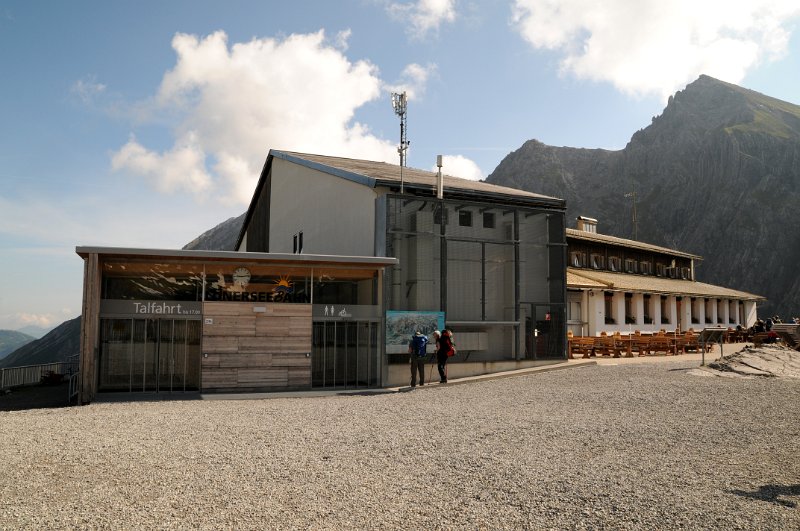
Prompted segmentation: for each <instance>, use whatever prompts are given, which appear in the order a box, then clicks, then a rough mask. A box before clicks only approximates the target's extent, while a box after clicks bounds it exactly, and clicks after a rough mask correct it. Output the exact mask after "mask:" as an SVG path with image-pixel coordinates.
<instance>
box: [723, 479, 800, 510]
mask: <svg viewBox="0 0 800 531" xmlns="http://www.w3.org/2000/svg"><path fill="white" fill-rule="evenodd" d="M730 492H731V494H736V495H737V496H744V497H746V498H753V499H754V500H761V501H765V502H770V503H774V504H776V505H783V506H784V507H791V508H795V507H797V504H796V503H795V502H793V501H789V500H782V499H780V497H781V496H800V485H761V487H759V489H758V490H756V491H753V492H747V491H745V490H732V491H730Z"/></svg>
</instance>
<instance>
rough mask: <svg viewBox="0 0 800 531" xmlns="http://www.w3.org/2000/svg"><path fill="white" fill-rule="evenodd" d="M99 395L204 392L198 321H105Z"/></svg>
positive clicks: (102, 324) (102, 328) (103, 321)
mask: <svg viewBox="0 0 800 531" xmlns="http://www.w3.org/2000/svg"><path fill="white" fill-rule="evenodd" d="M101 331H102V332H101V349H100V370H99V375H98V378H99V382H98V383H99V385H98V390H99V391H128V392H162V393H163V392H182V391H193V390H198V389H199V388H200V340H201V335H202V334H201V327H200V321H198V320H181V319H174V320H173V319H102V322H101Z"/></svg>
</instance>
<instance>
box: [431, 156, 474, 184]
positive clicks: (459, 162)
mask: <svg viewBox="0 0 800 531" xmlns="http://www.w3.org/2000/svg"><path fill="white" fill-rule="evenodd" d="M438 169H439V168H437V167H436V166H433V167H432V168H431V171H438ZM442 173H444V174H445V175H450V176H452V177H461V178H462V179H469V180H471V181H480V180H481V179H483V172H482V171H481V169H480V168H479V167H478V165H477V164H475V162H473V161H472V160H471V159H468V158H466V157H464V156H462V155H443V156H442Z"/></svg>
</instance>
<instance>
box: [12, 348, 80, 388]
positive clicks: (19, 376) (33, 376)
mask: <svg viewBox="0 0 800 531" xmlns="http://www.w3.org/2000/svg"><path fill="white" fill-rule="evenodd" d="M49 372H51V373H55V374H64V375H68V376H69V377H70V388H71V387H72V379H73V377H74V376H75V375H77V373H78V361H77V356H71V357H70V358H69V359H68V361H59V362H54V363H42V364H40V365H25V366H23V367H7V368H5V369H0V389H11V388H13V387H20V386H23V385H34V384H39V383H41V382H42V376H44V375H46V374H48V373H49ZM76 383H77V380H76ZM70 393H71V389H70Z"/></svg>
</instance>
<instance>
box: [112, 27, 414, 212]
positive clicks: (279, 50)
mask: <svg viewBox="0 0 800 531" xmlns="http://www.w3.org/2000/svg"><path fill="white" fill-rule="evenodd" d="M347 35H348V33H347V32H342V33H339V34H338V35H337V36H336V42H334V43H329V42H328V41H327V40H326V38H325V34H324V32H323V31H319V32H316V33H311V34H293V35H290V36H288V37H286V38H285V39H282V40H279V39H273V38H260V39H258V38H257V39H252V40H251V41H249V42H242V43H235V44H233V45H232V46H229V44H228V40H227V35H226V34H225V33H224V32H221V31H219V32H216V33H213V34H211V35H208V36H206V37H204V38H199V37H197V36H194V35H186V34H177V35H175V37H174V38H173V41H172V47H173V49H174V50H175V52H176V55H177V60H176V64H175V66H174V67H173V68H172V69H171V70H169V71H168V72H166V73H165V75H164V76H163V78H162V81H161V84H160V86H159V88H158V91H157V93H156V94H155V95H154V96H153V98H152V99H151V101H150V105H151V107H152V108H151V109H149V110H148V111H147V113H145V114H151V115H157V114H158V113H159V111H161V113H162V114H169V115H171V116H173V119H174V125H173V127H174V130H173V135H174V138H175V143H174V145H173V146H172V147H171V148H169V149H167V150H164V151H158V150H154V149H150V148H148V147H147V146H146V145H145V144H146V143H144V142H140V141H139V140H137V139H135V138H131V139H130V140H129V141H128V143H126V144H125V145H124V146H122V147H121V148H120V149H119V150H118V151H116V152H115V153H113V154H112V166H113V168H114V169H115V170H118V171H126V172H130V173H132V174H135V175H140V176H143V177H146V178H147V179H149V180H150V181H151V182H152V183H153V184H154V185H155V186H156V187H157V189H159V190H161V191H163V192H171V191H172V192H175V191H180V190H189V191H191V192H193V193H195V194H197V195H198V196H200V197H209V196H213V197H215V198H217V199H221V200H223V201H225V202H227V203H228V204H232V203H241V204H247V203H248V202H249V200H250V197H251V194H252V192H253V188H254V186H255V182H256V181H257V179H258V175H259V172H260V170H261V166H262V165H263V163H264V159H265V158H266V155H267V152H268V150H269V149H270V148H276V149H286V150H294V151H306V152H312V153H320V154H335V155H342V156H348V157H355V158H369V159H373V160H382V161H387V162H395V161H396V158H397V151H396V146H395V145H394V144H393V143H391V142H390V141H387V140H384V139H381V138H378V137H376V136H375V135H373V134H372V133H371V132H370V130H369V128H368V127H367V126H366V125H364V124H361V123H358V122H354V121H353V118H354V114H355V111H356V110H357V109H358V108H359V107H361V106H363V105H364V104H366V103H368V102H370V101H373V100H376V99H378V98H380V97H386V91H385V87H384V83H383V82H382V81H381V79H380V77H379V75H378V70H377V68H376V67H375V66H374V65H373V64H371V63H370V62H368V61H364V60H362V61H355V62H353V61H350V60H349V59H348V58H347V57H346V56H345V55H344V53H343V51H342V50H344V49H345V48H346V42H345V41H346V38H347ZM423 70H424V69H423ZM409 75H412V74H409Z"/></svg>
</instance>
